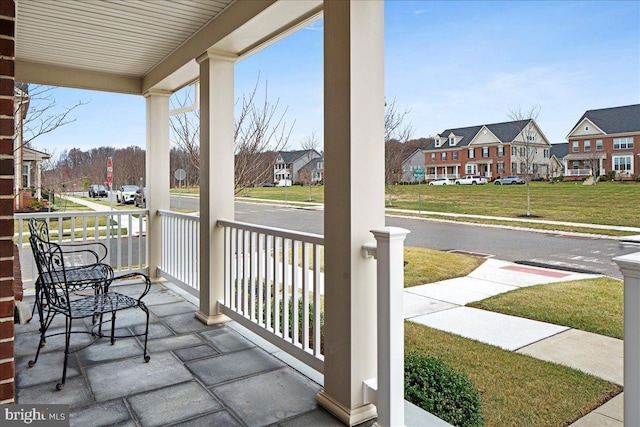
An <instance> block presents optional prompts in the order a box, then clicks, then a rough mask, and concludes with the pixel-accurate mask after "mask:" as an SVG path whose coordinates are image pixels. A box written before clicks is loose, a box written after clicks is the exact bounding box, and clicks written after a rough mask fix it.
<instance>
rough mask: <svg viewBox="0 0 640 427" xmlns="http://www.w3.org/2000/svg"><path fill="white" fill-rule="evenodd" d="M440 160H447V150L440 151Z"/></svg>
mask: <svg viewBox="0 0 640 427" xmlns="http://www.w3.org/2000/svg"><path fill="white" fill-rule="evenodd" d="M440 160H447V152H446V151H444V152H442V153H440Z"/></svg>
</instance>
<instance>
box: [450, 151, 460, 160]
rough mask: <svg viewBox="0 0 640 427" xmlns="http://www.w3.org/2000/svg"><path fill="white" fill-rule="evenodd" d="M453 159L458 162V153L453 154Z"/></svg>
mask: <svg viewBox="0 0 640 427" xmlns="http://www.w3.org/2000/svg"><path fill="white" fill-rule="evenodd" d="M451 158H452V159H453V160H458V152H457V151H454V152H453V153H451Z"/></svg>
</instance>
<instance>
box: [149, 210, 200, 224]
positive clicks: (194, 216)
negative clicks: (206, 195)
mask: <svg viewBox="0 0 640 427" xmlns="http://www.w3.org/2000/svg"><path fill="white" fill-rule="evenodd" d="M158 215H160V216H171V217H175V218H184V219H190V220H193V221H200V215H199V214H198V213H197V212H196V213H195V214H193V213H184V212H174V211H167V210H164V209H158Z"/></svg>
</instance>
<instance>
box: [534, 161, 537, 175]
mask: <svg viewBox="0 0 640 427" xmlns="http://www.w3.org/2000/svg"><path fill="white" fill-rule="evenodd" d="M533 173H534V174H535V173H538V164H537V163H534V164H533Z"/></svg>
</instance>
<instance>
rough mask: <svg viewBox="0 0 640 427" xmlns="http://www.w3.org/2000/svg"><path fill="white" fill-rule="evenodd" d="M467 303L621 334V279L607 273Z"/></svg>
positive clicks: (622, 306)
mask: <svg viewBox="0 0 640 427" xmlns="http://www.w3.org/2000/svg"><path fill="white" fill-rule="evenodd" d="M468 306H469V307H475V308H481V309H483V310H490V311H495V312H498V313H504V314H510V315H512V316H518V317H525V318H527V319H534V320H540V321H543V322H549V323H554V324H556V325H562V326H568V327H571V328H575V329H580V330H583V331H587V332H593V333H596V334H600V335H606V336H609V337H613V338H619V339H623V338H624V297H623V282H622V281H621V280H616V279H612V278H609V277H601V278H595V279H587V280H576V281H571V282H558V283H551V284H547V285H538V286H531V287H527V288H521V289H517V290H515V291H511V292H507V293H505V294H500V295H496V296H494V297H491V298H487V299H485V300H482V301H479V302H474V303H471V304H468Z"/></svg>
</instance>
